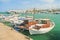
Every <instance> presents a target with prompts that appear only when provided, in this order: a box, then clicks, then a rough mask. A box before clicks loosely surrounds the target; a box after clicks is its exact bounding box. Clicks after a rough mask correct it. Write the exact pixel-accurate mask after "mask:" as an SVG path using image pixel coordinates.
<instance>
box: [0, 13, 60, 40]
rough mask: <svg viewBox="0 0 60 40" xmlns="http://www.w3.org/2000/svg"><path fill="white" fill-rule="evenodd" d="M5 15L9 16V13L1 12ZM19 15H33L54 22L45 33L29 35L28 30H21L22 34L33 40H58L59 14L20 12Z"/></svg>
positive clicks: (59, 30) (35, 17) (59, 36)
mask: <svg viewBox="0 0 60 40" xmlns="http://www.w3.org/2000/svg"><path fill="white" fill-rule="evenodd" d="M0 14H3V15H5V16H9V15H11V14H7V13H2V12H0ZM19 16H22V17H23V16H24V17H25V16H33V17H34V19H41V18H49V19H50V20H52V21H53V22H54V23H55V27H54V28H53V29H52V30H51V31H50V32H48V33H46V34H36V35H30V34H29V32H28V31H26V32H22V33H23V34H25V35H27V36H29V37H31V38H32V39H33V40H60V14H52V13H36V14H27V13H26V14H24V13H21V14H19Z"/></svg>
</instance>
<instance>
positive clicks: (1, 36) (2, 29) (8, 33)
mask: <svg viewBox="0 0 60 40" xmlns="http://www.w3.org/2000/svg"><path fill="white" fill-rule="evenodd" d="M0 40H32V39H31V38H28V37H27V36H26V35H24V34H22V33H19V32H17V31H16V30H14V29H12V30H11V27H8V26H6V25H4V24H3V23H0Z"/></svg>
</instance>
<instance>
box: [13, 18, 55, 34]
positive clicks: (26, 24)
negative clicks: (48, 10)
mask: <svg viewBox="0 0 60 40" xmlns="http://www.w3.org/2000/svg"><path fill="white" fill-rule="evenodd" d="M15 19H16V18H15ZM15 19H14V20H15ZM17 19H18V18H17ZM21 21H22V22H21ZM13 22H14V24H15V25H16V24H18V26H17V27H18V28H20V29H26V30H28V31H29V33H30V34H31V35H32V34H44V33H47V32H49V31H51V30H52V29H53V28H54V26H55V23H54V22H52V21H51V20H50V19H38V20H33V17H27V18H24V19H23V20H22V19H21V18H20V19H19V20H16V21H13Z"/></svg>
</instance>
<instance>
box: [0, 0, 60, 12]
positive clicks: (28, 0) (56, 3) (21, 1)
mask: <svg viewBox="0 0 60 40" xmlns="http://www.w3.org/2000/svg"><path fill="white" fill-rule="evenodd" d="M28 8H42V9H46V8H60V0H0V11H7V10H19V9H28Z"/></svg>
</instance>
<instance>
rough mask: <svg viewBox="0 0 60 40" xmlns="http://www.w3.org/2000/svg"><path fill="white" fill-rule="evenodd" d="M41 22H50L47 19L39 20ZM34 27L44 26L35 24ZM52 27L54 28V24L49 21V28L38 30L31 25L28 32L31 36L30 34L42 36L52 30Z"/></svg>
mask: <svg viewBox="0 0 60 40" xmlns="http://www.w3.org/2000/svg"><path fill="white" fill-rule="evenodd" d="M41 20H43V21H46V22H48V21H50V20H49V19H41ZM36 25H37V26H42V25H44V23H40V24H36ZM54 26H55V23H54V22H52V21H50V26H49V27H45V28H40V29H38V30H37V29H35V28H34V27H35V25H31V27H29V32H30V34H31V35H32V34H44V33H47V32H49V31H51V30H52V29H53V28H54Z"/></svg>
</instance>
